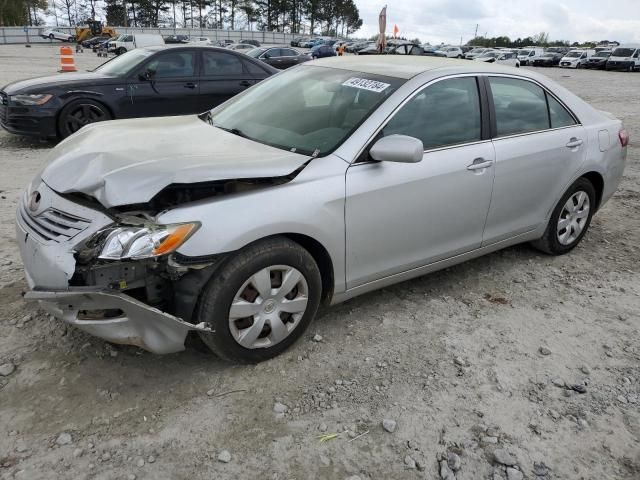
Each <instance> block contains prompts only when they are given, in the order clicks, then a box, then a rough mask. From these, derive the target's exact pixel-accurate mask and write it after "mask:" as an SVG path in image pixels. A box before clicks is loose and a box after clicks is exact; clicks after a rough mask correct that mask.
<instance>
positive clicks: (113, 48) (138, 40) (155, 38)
mask: <svg viewBox="0 0 640 480" xmlns="http://www.w3.org/2000/svg"><path fill="white" fill-rule="evenodd" d="M107 45H108V50H109V51H110V52H113V53H115V54H116V55H122V54H123V53H127V52H128V51H129V50H133V49H134V48H142V47H151V46H156V45H164V38H162V35H160V34H159V33H133V34H131V35H120V36H119V37H118V38H116V39H115V40H112V41H110V42H109V43H108V44H107Z"/></svg>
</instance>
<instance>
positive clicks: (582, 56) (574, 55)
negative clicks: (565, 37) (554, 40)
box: [560, 50, 595, 68]
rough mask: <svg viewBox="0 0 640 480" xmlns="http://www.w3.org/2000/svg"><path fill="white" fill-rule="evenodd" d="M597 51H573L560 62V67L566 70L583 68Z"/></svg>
mask: <svg viewBox="0 0 640 480" xmlns="http://www.w3.org/2000/svg"><path fill="white" fill-rule="evenodd" d="M594 53H595V50H571V51H570V52H569V53H567V54H566V55H565V56H564V57H562V59H561V60H560V66H561V67H564V68H582V67H583V66H584V64H585V63H587V62H588V61H589V58H591V56H592V55H593V54H594Z"/></svg>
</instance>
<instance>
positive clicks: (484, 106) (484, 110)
mask: <svg viewBox="0 0 640 480" xmlns="http://www.w3.org/2000/svg"><path fill="white" fill-rule="evenodd" d="M467 77H474V78H475V79H476V87H477V88H478V97H479V99H480V140H476V141H473V142H467V143H456V144H455V145H443V146H441V147H434V148H429V149H426V150H424V151H423V153H422V154H423V156H424V154H426V153H430V152H438V151H441V150H448V149H451V148H459V147H466V146H468V145H479V144H481V143H486V142H491V141H492V137H491V128H490V125H491V124H490V123H488V122H489V120H490V118H491V117H490V112H491V110H490V105H489V104H488V103H487V92H486V90H485V89H484V87H483V85H482V84H483V75H482V74H479V73H458V74H454V75H447V76H444V77H439V78H434V79H433V80H430V81H429V82H427V83H425V84H424V85H421V86H419V87H418V88H417V89H415V90H414V91H413V92H411V94H409V95H408V96H407V97H406V98H405V99H404V100H403V101H402V102H400V104H399V105H398V106H397V107H396V108H394V109H393V111H392V112H391V113H390V114H389V115H388V116H387V118H385V119H384V121H383V122H382V123H381V124H380V125H379V126H378V128H376V130H375V131H374V132H373V134H372V135H371V136H370V137H369V139H368V140H367V141H366V142H364V145H363V146H362V148H361V149H360V150H359V151H358V153H357V155H355V157H354V159H353V161H352V162H351V164H352V165H360V164H363V163H368V162H370V161H372V160H369V159H368V155H367V156H366V157H364V154H365V153H367V154H368V151H369V149H370V147H371V146H373V142H375V141H377V140H378V139H379V136H380V132H381V131H382V130H383V129H384V127H386V126H387V124H388V123H389V122H390V121H391V120H393V118H394V117H395V116H396V114H397V113H398V112H399V111H400V110H401V109H402V108H403V107H404V106H405V105H406V104H407V103H409V102H410V101H411V100H413V98H414V97H415V96H416V95H418V94H420V93H421V92H422V90H424V89H425V88H428V87H430V86H431V85H434V84H436V83H438V82H441V81H444V80H451V79H455V78H467ZM381 106H382V105H381ZM378 108H380V107H378ZM363 157H364V158H363Z"/></svg>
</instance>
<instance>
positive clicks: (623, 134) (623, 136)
mask: <svg viewBox="0 0 640 480" xmlns="http://www.w3.org/2000/svg"><path fill="white" fill-rule="evenodd" d="M618 138H619V139H620V145H622V146H623V147H626V146H627V145H629V134H628V133H627V131H626V130H625V129H624V128H621V129H620V131H619V132H618Z"/></svg>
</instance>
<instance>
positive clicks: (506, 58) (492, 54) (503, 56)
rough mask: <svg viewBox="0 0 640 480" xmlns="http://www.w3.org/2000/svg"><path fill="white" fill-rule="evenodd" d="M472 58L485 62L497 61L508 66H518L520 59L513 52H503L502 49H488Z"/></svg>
mask: <svg viewBox="0 0 640 480" xmlns="http://www.w3.org/2000/svg"><path fill="white" fill-rule="evenodd" d="M474 60H476V61H478V62H486V63H499V64H502V65H508V66H510V67H516V68H520V60H518V56H517V55H516V54H515V53H512V52H505V51H502V50H490V51H488V52H484V53H483V54H481V55H480V56H478V57H476V58H475V59H474Z"/></svg>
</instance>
